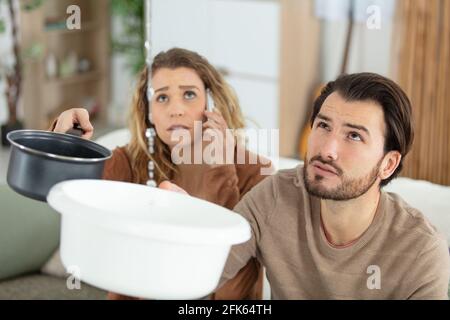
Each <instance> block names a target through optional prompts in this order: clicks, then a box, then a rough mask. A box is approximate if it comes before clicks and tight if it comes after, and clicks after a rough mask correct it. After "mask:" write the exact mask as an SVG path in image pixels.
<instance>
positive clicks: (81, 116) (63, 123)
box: [53, 108, 94, 139]
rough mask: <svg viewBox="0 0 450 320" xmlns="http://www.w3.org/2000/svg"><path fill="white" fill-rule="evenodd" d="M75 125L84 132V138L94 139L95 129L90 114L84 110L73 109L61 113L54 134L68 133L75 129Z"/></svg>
mask: <svg viewBox="0 0 450 320" xmlns="http://www.w3.org/2000/svg"><path fill="white" fill-rule="evenodd" d="M75 124H79V125H80V127H81V129H82V130H83V134H82V135H81V137H82V138H84V139H90V138H92V135H93V134H94V127H93V126H92V124H91V123H90V122H89V112H88V111H87V110H86V109H83V108H73V109H69V110H66V111H64V112H63V113H61V114H60V115H59V117H58V120H57V121H56V125H55V127H54V128H53V132H59V133H66V132H67V131H69V130H71V129H73V126H74V125H75Z"/></svg>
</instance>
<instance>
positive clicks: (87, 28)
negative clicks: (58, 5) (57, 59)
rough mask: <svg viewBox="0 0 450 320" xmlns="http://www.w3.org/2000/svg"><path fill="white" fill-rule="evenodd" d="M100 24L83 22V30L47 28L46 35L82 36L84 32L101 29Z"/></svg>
mask: <svg viewBox="0 0 450 320" xmlns="http://www.w3.org/2000/svg"><path fill="white" fill-rule="evenodd" d="M100 27H101V26H100V24H99V23H97V22H82V23H81V29H74V30H69V29H67V28H48V27H47V26H45V28H44V30H45V34H46V35H47V36H60V35H68V34H80V33H84V32H90V31H93V30H96V29H98V28H100Z"/></svg>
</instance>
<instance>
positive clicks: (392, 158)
mask: <svg viewBox="0 0 450 320" xmlns="http://www.w3.org/2000/svg"><path fill="white" fill-rule="evenodd" d="M401 160H402V155H401V154H400V152H398V151H395V150H392V151H389V152H388V153H386V154H385V155H384V159H383V162H382V164H381V167H380V170H381V172H380V178H381V180H385V179H387V178H389V177H390V176H391V175H392V174H393V173H394V171H395V169H397V167H398V166H399V164H400V161H401Z"/></svg>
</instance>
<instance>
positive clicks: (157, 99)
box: [156, 94, 169, 103]
mask: <svg viewBox="0 0 450 320" xmlns="http://www.w3.org/2000/svg"><path fill="white" fill-rule="evenodd" d="M167 100H169V97H167V96H166V95H165V94H162V95H159V96H157V97H156V101H157V102H160V103H164V102H166V101H167Z"/></svg>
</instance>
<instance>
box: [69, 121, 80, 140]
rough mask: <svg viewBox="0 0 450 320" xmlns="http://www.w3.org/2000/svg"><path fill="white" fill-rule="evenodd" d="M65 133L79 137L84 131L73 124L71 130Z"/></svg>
mask: <svg viewBox="0 0 450 320" xmlns="http://www.w3.org/2000/svg"><path fill="white" fill-rule="evenodd" d="M66 133H67V134H70V135H73V136H77V137H81V136H82V135H83V133H84V130H83V129H81V127H80V125H79V124H78V123H74V125H73V128H72V129H70V130H69V131H67V132H66Z"/></svg>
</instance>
